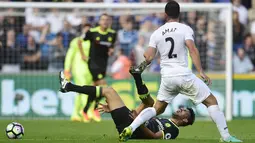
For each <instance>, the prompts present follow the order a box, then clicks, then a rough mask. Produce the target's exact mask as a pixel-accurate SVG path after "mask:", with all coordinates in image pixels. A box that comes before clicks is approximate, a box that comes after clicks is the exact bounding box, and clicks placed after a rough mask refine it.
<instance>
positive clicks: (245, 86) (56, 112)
mask: <svg viewBox="0 0 255 143" xmlns="http://www.w3.org/2000/svg"><path fill="white" fill-rule="evenodd" d="M145 76H146V80H145V82H146V84H147V86H148V88H149V90H150V93H151V95H152V96H153V98H155V97H156V94H157V91H158V88H159V84H160V77H159V75H149V76H148V75H145ZM209 76H211V77H212V79H213V84H212V86H211V90H212V92H213V94H214V95H216V97H217V98H218V99H219V100H218V101H219V105H220V108H221V109H223V110H224V111H225V88H224V87H225V82H224V80H225V77H224V75H223V74H213V75H209ZM0 81H1V83H0V84H1V86H0V96H1V98H0V118H10V117H12V118H19V117H22V118H32V119H33V118H47V119H48V118H53V119H55V118H68V117H69V116H70V115H71V113H72V109H73V103H74V102H73V101H74V96H75V95H76V94H75V93H60V92H58V87H59V83H58V76H57V74H45V73H36V74H33V73H31V74H27V73H26V74H19V75H15V74H5V75H0ZM46 81H48V82H49V81H50V82H51V84H46V83H47V82H46ZM107 82H108V83H109V85H110V86H112V87H113V88H114V89H115V90H116V91H117V92H118V93H119V95H120V96H121V98H122V99H124V102H125V104H126V105H127V106H128V108H130V109H133V108H135V107H136V106H137V105H138V104H139V103H140V100H139V98H138V95H137V94H136V88H135V84H134V82H133V80H132V79H130V80H120V81H116V80H113V79H111V78H107ZM24 83H26V84H24ZM214 85H217V87H215V86H214ZM219 85H222V89H221V88H219ZM254 85H255V75H236V76H234V81H233V89H234V90H233V117H249V118H251V117H252V118H254V117H255V111H254V108H255V91H254ZM183 98H184V100H183ZM185 99H186V98H185V97H184V96H182V95H180V96H178V97H177V98H176V99H175V100H174V101H173V103H172V104H171V105H169V106H168V107H167V109H166V111H165V113H164V114H163V116H169V115H171V113H172V112H173V111H174V110H175V109H177V108H178V107H179V106H180V105H185V106H186V105H187V106H192V103H191V102H190V101H189V100H185ZM183 101H187V102H183ZM193 107H194V106H193ZM194 109H195V111H196V113H197V116H198V117H207V115H208V114H207V109H206V108H205V106H204V105H198V106H196V107H194ZM103 117H109V116H105V115H103Z"/></svg>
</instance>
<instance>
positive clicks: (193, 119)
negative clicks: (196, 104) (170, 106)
mask: <svg viewBox="0 0 255 143" xmlns="http://www.w3.org/2000/svg"><path fill="white" fill-rule="evenodd" d="M187 109H188V110H189V113H190V116H189V118H188V123H187V125H192V124H193V123H194V122H195V113H194V111H193V109H192V108H187Z"/></svg>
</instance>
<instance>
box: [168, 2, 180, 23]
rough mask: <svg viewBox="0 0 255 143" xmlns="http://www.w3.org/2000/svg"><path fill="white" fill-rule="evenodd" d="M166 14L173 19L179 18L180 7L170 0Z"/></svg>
mask: <svg viewBox="0 0 255 143" xmlns="http://www.w3.org/2000/svg"><path fill="white" fill-rule="evenodd" d="M165 13H166V14H167V16H168V17H169V18H171V19H177V18H179V15H180V5H179V4H178V3H177V2H176V1H174V0H169V2H168V3H167V4H166V6H165Z"/></svg>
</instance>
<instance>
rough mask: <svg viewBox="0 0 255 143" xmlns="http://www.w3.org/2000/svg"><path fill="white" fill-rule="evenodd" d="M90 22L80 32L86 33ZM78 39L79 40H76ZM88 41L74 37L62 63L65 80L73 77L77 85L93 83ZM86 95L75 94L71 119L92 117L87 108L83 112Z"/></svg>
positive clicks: (82, 119)
mask: <svg viewBox="0 0 255 143" xmlns="http://www.w3.org/2000/svg"><path fill="white" fill-rule="evenodd" d="M90 27H91V25H90V24H85V25H84V26H83V28H82V33H86V32H87V31H88V30H89V29H90ZM79 40H80V42H78V41H79ZM89 49H90V41H88V40H87V41H84V40H83V39H82V38H81V37H76V38H74V39H73V40H72V41H71V42H70V47H69V49H68V51H67V54H66V58H65V65H64V74H65V77H66V79H67V80H69V81H70V80H71V78H72V79H73V81H74V83H75V84H77V85H93V80H92V76H91V74H90V71H89V68H88V57H89ZM87 98H88V95H86V94H79V95H77V96H75V103H74V105H75V106H74V109H73V113H72V115H71V120H72V121H83V122H89V121H90V119H91V118H92V119H93V112H92V111H91V110H89V111H88V112H86V113H84V112H83V108H84V107H85V105H86V104H87Z"/></svg>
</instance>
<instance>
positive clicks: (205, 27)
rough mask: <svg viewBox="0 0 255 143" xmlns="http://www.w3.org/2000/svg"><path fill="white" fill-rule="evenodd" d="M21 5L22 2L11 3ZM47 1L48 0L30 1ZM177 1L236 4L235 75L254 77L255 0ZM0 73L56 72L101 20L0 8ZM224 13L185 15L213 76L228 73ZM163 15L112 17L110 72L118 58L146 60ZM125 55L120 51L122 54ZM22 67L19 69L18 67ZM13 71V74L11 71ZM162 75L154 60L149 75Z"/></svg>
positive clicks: (76, 14) (55, 11)
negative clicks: (88, 27) (113, 42)
mask: <svg viewBox="0 0 255 143" xmlns="http://www.w3.org/2000/svg"><path fill="white" fill-rule="evenodd" d="M11 1H21V0H11ZM27 1H32V2H35V1H36V2H40V1H41V2H49V0H27ZM166 1H167V0H55V1H54V0H53V2H105V3H133V2H135V3H147V2H166ZM177 1H179V2H186V3H192V2H198V3H221V2H232V3H233V65H234V66H233V71H234V73H251V72H253V71H254V69H255V68H254V67H255V15H253V13H254V11H255V10H254V9H255V2H253V4H252V1H251V0H243V1H242V0H232V1H229V0H177ZM0 13H1V14H0V69H1V70H2V72H4V71H12V72H15V71H18V72H20V71H23V70H30V71H34V70H36V71H48V72H57V71H59V70H62V69H63V67H64V60H65V55H66V52H67V50H68V48H69V43H70V41H71V40H72V39H73V38H75V37H77V36H80V35H81V31H82V30H81V29H82V27H83V26H84V25H85V24H91V25H92V26H96V25H97V22H98V18H99V14H98V15H97V16H83V15H80V13H81V12H80V11H79V9H72V11H69V12H66V13H65V14H63V11H61V10H59V9H38V8H26V9H12V8H5V9H0ZM225 16H226V15H225V12H224V10H222V11H219V12H216V13H210V12H201V11H190V12H185V13H183V14H182V15H181V22H183V23H186V24H187V25H189V26H191V27H192V28H193V29H194V31H195V42H196V44H197V47H198V48H199V51H200V53H201V60H202V66H203V68H204V69H206V70H207V71H210V72H221V71H222V72H224V70H225V62H226V61H225V43H224V41H225V32H224V30H225V24H224V22H225V19H226V18H225ZM165 20H166V19H165V16H164V13H152V14H149V15H148V14H146V15H120V16H112V20H111V21H112V26H111V27H112V28H113V29H114V30H116V32H117V35H118V38H117V42H116V46H115V55H114V56H112V57H111V58H110V59H109V67H108V73H109V74H110V73H111V71H112V70H113V69H112V65H113V63H114V62H115V61H116V59H118V57H119V56H120V55H122V56H126V57H128V59H129V60H130V62H131V64H132V65H137V64H139V63H141V62H142V61H143V52H144V50H146V48H147V45H148V41H149V38H150V35H151V34H152V32H153V31H154V30H155V29H156V28H158V27H159V26H161V25H162V24H164V22H165ZM119 51H121V52H119ZM17 65H18V66H17ZM10 69H11V70H10ZM159 71H160V66H159V59H156V60H155V61H154V62H153V63H152V65H151V66H150V69H149V70H148V71H147V72H152V73H158V72H159Z"/></svg>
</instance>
